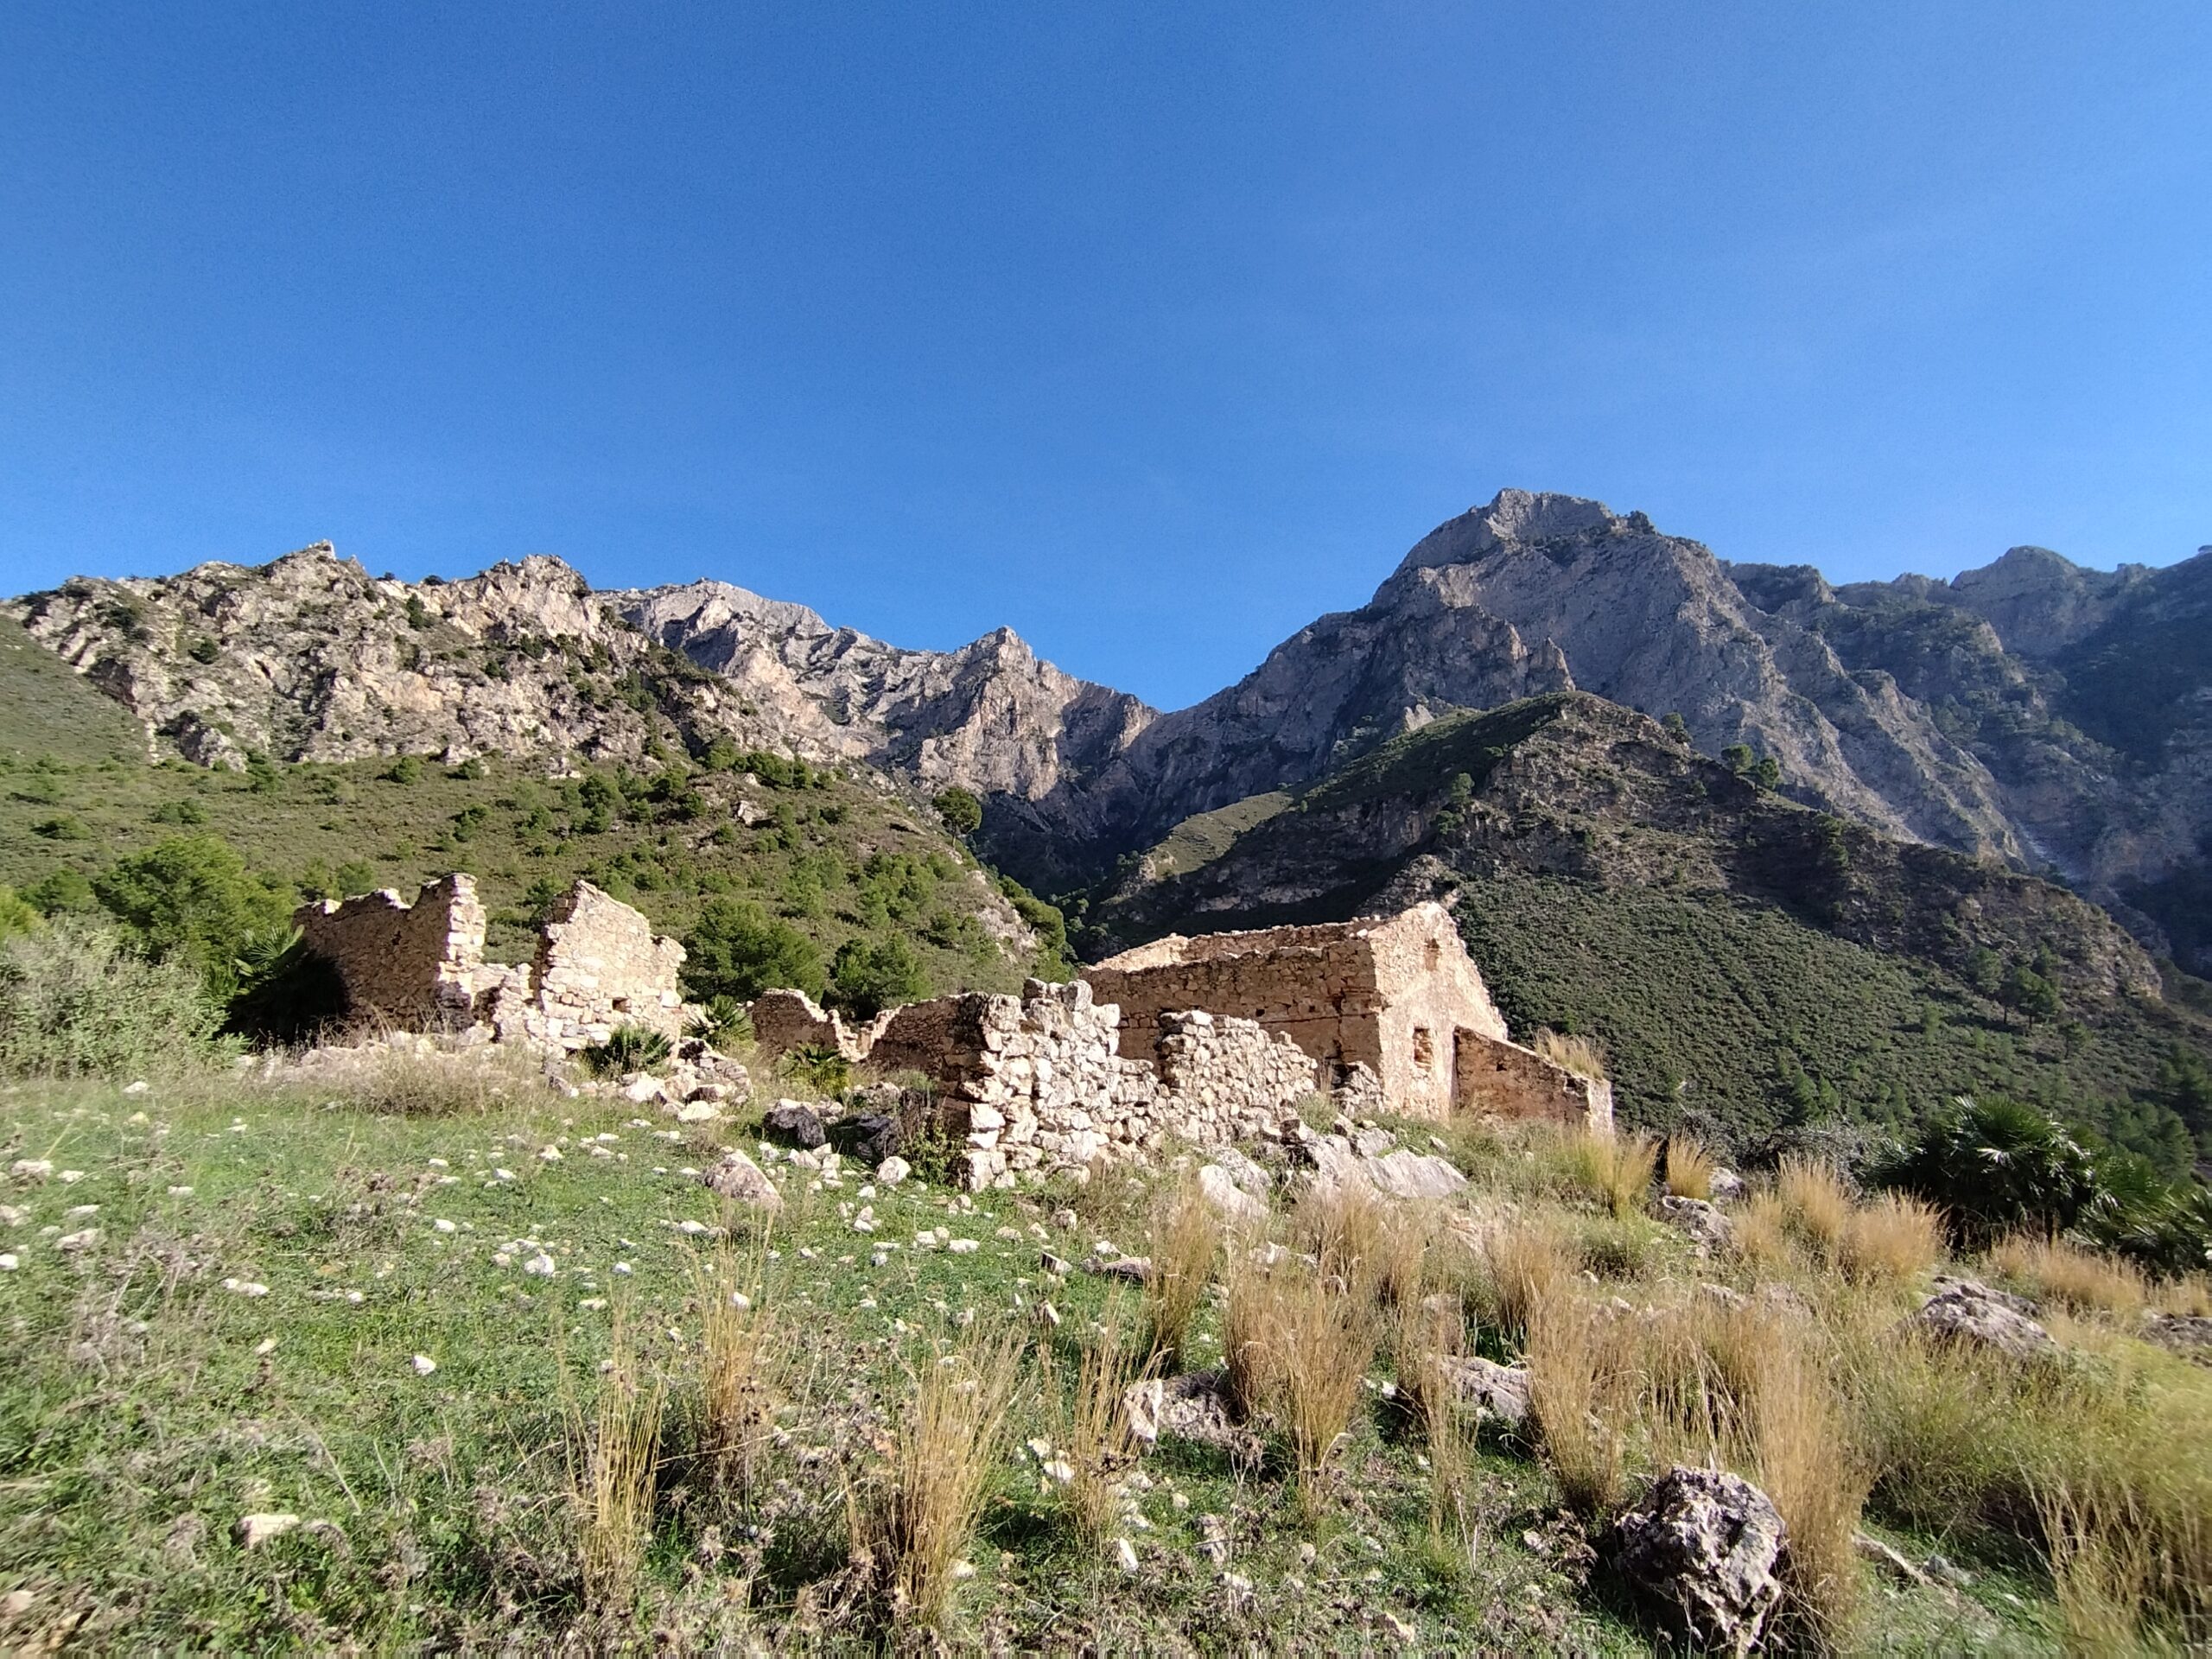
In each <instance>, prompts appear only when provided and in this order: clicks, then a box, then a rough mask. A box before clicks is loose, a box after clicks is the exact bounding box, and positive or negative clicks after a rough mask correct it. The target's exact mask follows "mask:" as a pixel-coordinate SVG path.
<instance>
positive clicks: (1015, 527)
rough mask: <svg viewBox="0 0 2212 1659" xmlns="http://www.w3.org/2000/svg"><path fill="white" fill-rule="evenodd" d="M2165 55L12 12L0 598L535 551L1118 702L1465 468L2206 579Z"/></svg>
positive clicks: (658, 20) (1979, 558)
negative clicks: (1104, 691) (1033, 662)
mask: <svg viewBox="0 0 2212 1659" xmlns="http://www.w3.org/2000/svg"><path fill="white" fill-rule="evenodd" d="M2208 273H2212V7H2208V6H2205V5H2203V4H2202V3H2195V0H2192V3H2186V4H2175V5H2164V6H2159V5H2126V4H2114V5H2105V6H2082V5H2080V4H2078V3H2069V4H2044V3H2036V0H2004V3H1993V4H1966V3H1951V4H1935V5H1929V4H1916V5H1904V6H1899V5H1889V4H1879V3H1871V4H1853V5H1841V4H1835V5H1827V4H1802V5H1801V4H1788V5H1775V4H1772V3H1760V4H1746V5H1741V6H1725V5H1694V4H1678V5H1669V6H1663V7H1662V6H1649V5H1618V6H1611V5H1570V4H1554V3H1544V4H1530V5H1525V6H1522V5H1507V6H1499V5H1471V4H1467V5H1455V6H1441V7H1427V6H1420V5H1382V4H1372V5H1363V6H1341V7H1339V6H1313V5H1302V4H1295V3H1277V4H1272V5H1268V6H1247V7H1225V6H1211V5H1204V4H1189V3H1177V4H1172V5H1171V4H1161V5H1143V6H1140V5H1120V6H1116V5H1103V4H1102V5H1073V4H1040V3H1025V4H1019V5H1006V6H997V5H991V4H986V3H973V0H964V3H960V4H957V5H944V6H930V5H924V4H905V5H895V6H883V7H872V6H861V5H836V4H829V5H806V6H800V5H782V6H765V5H764V6H750V5H739V4H735V3H727V4H720V5H713V6H703V7H698V8H696V9H690V8H684V7H680V6H676V5H663V4H654V5H649V6H636V5H609V6H607V7H604V8H595V7H592V6H588V5H585V4H581V3H577V4H562V5H556V6H532V7H522V6H514V7H506V8H500V7H494V6H492V5H488V4H486V5H468V6H453V5H439V6H413V5H406V4H399V3H378V4H375V5H367V6H353V5H346V4H336V3H317V4H315V5H307V6H303V5H296V4H285V5H270V6H265V7H264V6H254V5H246V4H231V5H219V4H214V3H209V4H204V5H194V6H154V5H131V4H119V5H111V6H110V5H102V6H92V5H78V6H59V5H53V4H46V3H40V0H15V3H12V4H10V5H9V6H7V7H5V8H0V588H5V589H6V590H8V591H11V592H13V591H20V590H23V589H28V588H35V587H40V586H44V585H49V584H51V583H53V582H56V581H59V580H60V578H61V577H62V576H63V575H67V574H69V573H71V572H73V571H79V570H89V571H97V572H101V573H105V574H126V573H154V572H160V571H166V570H172V569H180V568H181V567H183V566H185V565H188V564H191V563H195V562H197V561H199V560H200V559H204V558H216V557H220V558H229V559H236V560H240V561H245V562H260V561H262V560H265V559H268V558H270V557H274V556H277V555H278V554H280V553H282V552H283V551H285V550H289V549H290V548H293V547H296V546H298V545H300V544H302V543H306V542H308V541H312V540H315V539H319V538H321V537H329V538H331V539H332V540H334V541H335V542H336V543H338V545H339V547H340V550H341V551H344V552H346V553H349V554H351V555H353V556H356V557H359V559H361V560H362V561H363V562H364V563H365V564H367V565H368V566H369V567H370V569H372V570H378V571H382V570H385V569H393V570H397V571H398V572H400V573H402V574H404V575H419V574H422V573H423V572H426V571H433V570H435V571H438V572H441V573H443V574H447V575H454V574H461V573H464V572H467V571H470V570H474V569H479V568H480V567H481V566H483V565H485V564H486V563H491V562H492V561H493V560H495V559H499V558H502V557H519V556H522V555H524V554H526V553H531V552H550V553H556V554H558V555H560V556H563V557H564V558H567V559H569V560H570V561H571V562H572V563H575V564H576V565H578V566H579V567H580V568H581V569H583V570H584V571H585V572H586V574H587V575H589V576H590V577H591V578H592V580H593V581H594V582H598V583H600V584H601V585H608V586H613V585H622V584H629V583H650V582H665V581H679V580H686V579H689V578H690V577H692V576H695V575H715V576H720V577H723V578H726V579H728V580H730V581H734V582H741V583H743V584H745V585H747V586H748V587H753V588H759V589H760V590H761V591H764V592H766V593H769V594H774V595H776V596H778V597H781V598H789V599H796V600H800V601H804V602H806V603H808V604H810V605H813V606H815V607H817V609H819V610H821V611H823V613H825V614H826V615H828V616H829V618H830V619H831V620H833V621H838V622H843V623H848V624H849V625H851V626H856V627H860V628H862V629H864V630H866V631H868V632H873V633H876V634H879V635H881V636H883V637H885V638H888V639H895V640H898V641H900V642H901V643H906V644H912V645H954V644H957V643H959V642H960V641H962V640H964V639H969V638H972V637H974V636H976V635H977V634H980V633H982V632H985V631H987V630H988V629H989V628H991V627H994V626H998V625H1000V624H1001V623H1005V624H1010V625H1012V626H1014V627H1015V628H1017V629H1018V630H1019V631H1020V632H1021V633H1022V634H1023V635H1024V636H1025V637H1027V639H1029V640H1030V641H1031V642H1032V643H1033V645H1035V646H1036V647H1037V648H1038V650H1039V652H1042V653H1043V654H1045V655H1046V656H1048V657H1051V658H1053V659H1054V660H1056V661H1058V662H1059V663H1060V664H1062V665H1063V666H1065V667H1066V668H1068V669H1070V670H1071V671H1075V672H1077V673H1081V674H1084V675H1087V676H1089V677H1093V678H1097V679H1102V680H1104V681H1107V682H1109V683H1114V684H1116V685H1120V686H1123V687H1125V688H1127V689H1129V690H1135V691H1136V692H1138V693H1140V694H1141V695H1143V696H1147V697H1149V698H1151V699H1152V700H1154V701H1155V702H1160V703H1162V704H1166V705H1173V704H1178V703H1181V702H1189V701H1192V700H1193V699H1195V698H1197V697H1198V696H1202V695H1204V694H1205V693H1206V692H1208V691H1210V690H1213V689H1214V688H1216V687H1217V686H1218V685H1220V684H1222V683H1225V682H1227V681H1229V680H1230V679H1232V678H1234V677H1236V675H1238V674H1240V673H1242V672H1243V671H1245V670H1246V669H1248V668H1249V667H1250V666H1251V665H1252V664H1253V663H1255V661H1256V660H1257V659H1258V658H1260V656H1261V655H1262V654H1263V653H1264V652H1265V651H1266V650H1267V649H1268V646H1269V645H1272V644H1274V642H1275V641H1276V640H1277V639H1280V638H1281V637H1282V636H1283V635H1285V634H1287V633H1288V632H1292V631H1294V629H1295V628H1297V627H1298V626H1300V625H1301V624H1302V623H1303V622H1305V621H1306V620H1309V619H1310V618H1311V617H1313V615H1314V614H1316V613H1319V612H1321V611H1323V610H1327V609H1335V608H1342V607H1347V606H1351V605H1355V604H1357V603H1359V602H1361V601H1363V599H1364V598H1365V597H1366V595H1367V594H1369V593H1370V591H1371V590H1372V588H1374V586H1375V584H1376V582H1379V581H1380V580H1381V579H1382V578H1383V575H1386V574H1387V573H1388V572H1389V569H1390V568H1391V567H1392V565H1393V564H1395V562H1396V561H1397V559H1398V558H1399V556H1401V555H1402V553H1403V552H1404V550H1405V549H1406V548H1407V547H1408V546H1409V545H1410V544H1411V543H1413V542H1414V540H1415V539H1416V538H1418V537H1420V536H1421V535H1422V534H1423V533H1425V532H1426V531H1427V530H1429V529H1430V528H1431V527H1432V526H1433V524H1436V523H1438V522H1439V521H1440V520H1442V519H1444V518H1447V517H1449V516H1451V515H1452V514H1453V513H1455V512H1459V511H1461V510H1463V509H1464V508H1465V507H1466V506H1468V505H1471V504H1472V503H1474V502H1477V501H1479V500H1484V499H1488V498H1489V497H1490V496H1491V494H1492V493H1495V492H1496V491H1497V489H1498V488H1499V487H1500V486H1507V485H1515V486H1523V487H1528V488H1535V489H1557V490H1565V491H1570V492H1573V493H1580V494H1586V495H1594V496H1598V497H1600V498H1602V499H1605V500H1607V501H1609V502H1611V504H1612V505H1614V506H1615V507H1616V508H1618V509H1620V510H1623V511H1625V510H1627V509H1629V508H1632V507H1641V508H1643V510H1645V511H1646V512H1649V513H1650V514H1651V515H1652V516H1653V518H1655V519H1656V520H1657V521H1658V523H1659V524H1660V525H1661V526H1662V528H1664V529H1668V530H1670V531H1675V532H1677V533H1680V534H1684V535H1689V536H1694V537H1698V538H1700V539H1701V540H1703V541H1705V542H1707V543H1709V544H1711V545H1712V546H1713V548H1714V550H1716V551H1718V552H1719V553H1720V554H1721V555H1722V556H1724V557H1732V558H1739V559H1769V560H1786V561H1800V560H1802V561H1809V562H1812V563H1817V564H1819V565H1821V567H1822V568H1823V569H1826V570H1827V571H1829V572H1830V573H1831V574H1832V575H1837V576H1840V577H1859V576H1868V575H1891V574H1894V573H1896V572H1897V571H1899V570H1902V569H1919V570H1927V571H1932V572H1936V573H1938V574H1945V575H1948V574H1950V573H1952V572H1954V571H1955V570H1957V569H1961V568H1962V567H1964V566H1966V565H1969V564H1979V563H1985V562H1986V561H1987V560H1988V559H1990V558H1992V557H1993V556H1996V555H1997V554H1998V553H1999V552H2001V551H2002V550H2004V549H2005V547H2007V546H2010V545H2012V544H2014V543H2023V542H2034V543H2042V544H2044V545H2047V546H2051V547H2056V548H2057V549H2059V550H2062V551H2063V552H2065V553H2067V554H2069V556H2073V557H2075V558H2076V559H2079V560H2081V561H2082V562H2084V563H2094V564H2101V565H2110V564H2112V563H2116V562H2119V561H2120V560H2139V561H2143V562H2145V563H2170V562H2171V561H2172V560H2174V559H2176V558H2179V557H2183V556H2186V555H2188V554H2189V553H2190V552H2192V551H2194V550H2195V549H2196V547H2197V546H2198V545H2199V544H2200V543H2205V542H2208V541H2212V276H2208Z"/></svg>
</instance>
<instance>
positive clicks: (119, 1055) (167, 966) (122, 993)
mask: <svg viewBox="0 0 2212 1659" xmlns="http://www.w3.org/2000/svg"><path fill="white" fill-rule="evenodd" d="M221 1020H222V1010H221V1007H220V1006H219V1004H218V1003H217V1002H216V1001H214V1000H213V998H212V997H210V996H209V995H208V994H207V986H206V983H205V982H203V981H202V979H201V977H200V975H199V973H198V972H197V971H196V970H195V969H194V968H193V966H192V965H191V964H190V963H188V962H186V961H184V960H182V959H181V958H176V957H172V958H170V959H168V960H167V961H155V960H151V959H149V958H148V957H143V956H140V955H139V954H137V952H136V951H134V950H131V949H130V947H129V946H128V945H127V944H125V943H124V938H123V936H122V935H121V934H120V933H118V931H116V930H115V929H113V928H111V927H106V926H103V925H99V924H96V923H88V922H86V921H83V920H80V919H79V918H76V917H73V916H60V917H56V918H54V919H53V920H51V921H49V922H48V924H47V925H45V926H44V927H42V928H41V929H39V930H38V931H35V932H29V933H17V934H14V935H12V936H10V938H7V939H6V940H4V941H0V1072H6V1073H8V1074H10V1075H13V1076H16V1077H26V1076H35V1077H87V1076H91V1077H120V1076H123V1075H124V1074H126V1073H139V1072H147V1071H177V1070H181V1069H183V1068H185V1067H187V1066H189V1065H194V1064H195V1063H198V1062H200V1061H203V1060H205V1059H206V1058H207V1056H208V1054H209V1053H210V1052H211V1039H213V1037H214V1035H215V1031H216V1027H218V1026H219V1024H220V1023H221Z"/></svg>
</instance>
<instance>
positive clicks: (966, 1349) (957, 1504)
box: [850, 1336, 1021, 1629]
mask: <svg viewBox="0 0 2212 1659" xmlns="http://www.w3.org/2000/svg"><path fill="white" fill-rule="evenodd" d="M1020 1360H1021V1346H1020V1342H1019V1341H1018V1340H1017V1339H1015V1338H1013V1337H1011V1336H1003V1337H997V1338H977V1339H974V1340H971V1341H969V1342H967V1343H965V1344H962V1345H961V1346H959V1347H957V1348H954V1349H951V1350H950V1351H944V1352H942V1353H939V1354H938V1355H936V1356H934V1357H932V1358H931V1360H930V1361H929V1362H928V1363H925V1364H923V1365H922V1366H921V1367H920V1368H919V1369H918V1370H917V1371H916V1372H915V1374H914V1379H913V1391H912V1396H911V1398H910V1400H909V1401H908V1403H907V1408H906V1414H905V1415H904V1417H903V1419H902V1420H901V1421H900V1422H899V1427H898V1429H897V1431H896V1442H895V1446H894V1449H893V1452H892V1455H891V1459H890V1463H889V1466H888V1467H887V1469H884V1470H881V1471H878V1473H877V1476H876V1478H875V1479H874V1482H873V1484H872V1489H871V1490H870V1491H868V1492H867V1493H865V1494H864V1495H861V1496H859V1497H856V1498H855V1502H854V1503H853V1504H852V1505H851V1510H850V1514H851V1517H852V1528H853V1532H854V1537H853V1541H852V1547H853V1555H854V1559H855V1562H856V1563H858V1564H861V1565H862V1566H863V1567H865V1568H866V1571H867V1574H868V1578H869V1580H870V1581H871V1583H872V1586H873V1587H874V1590H875V1592H876V1593H877V1595H878V1597H879V1599H880V1604H881V1611H882V1612H883V1613H884V1614H886V1615H887V1617H888V1618H889V1619H890V1620H891V1622H893V1623H894V1624H903V1625H912V1626H919V1627H922V1628H927V1629H934V1628H936V1627H937V1626H938V1625H940V1624H943V1622H944V1616H945V1613H946V1611H948V1610H949V1608H950V1603H951V1599H952V1587H953V1585H954V1583H955V1582H956V1581H957V1580H956V1569H957V1567H959V1565H960V1562H961V1560H963V1557H964V1555H965V1554H966V1552H967V1550H968V1548H969V1542H970V1541H971V1540H972V1539H973V1538H974V1536H975V1532H976V1519H977V1517H978V1516H980V1515H981V1514H982V1506H983V1496H984V1491H985V1489H986V1488H987V1486H988V1484H989V1480H990V1474H991V1470H992V1468H993V1466H994V1465H995V1464H996V1462H997V1460H998V1457H999V1453H1000V1451H1001V1443H1002V1441H1003V1440H1004V1439H1005V1433H1006V1422H1007V1408H1008V1406H1009V1404H1010V1403H1011V1402H1012V1400H1013V1398H1014V1384H1015V1382H1016V1379H1017V1377H1018V1376H1019V1372H1020Z"/></svg>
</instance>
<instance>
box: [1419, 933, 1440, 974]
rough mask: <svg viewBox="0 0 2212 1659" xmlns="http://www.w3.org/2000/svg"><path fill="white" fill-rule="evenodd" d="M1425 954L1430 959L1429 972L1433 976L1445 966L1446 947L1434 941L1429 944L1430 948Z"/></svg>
mask: <svg viewBox="0 0 2212 1659" xmlns="http://www.w3.org/2000/svg"><path fill="white" fill-rule="evenodd" d="M1424 954H1425V955H1426V956H1427V958H1428V971H1429V972H1431V973H1432V974H1433V973H1434V972H1435V971H1436V970H1437V969H1439V968H1441V967H1442V966H1443V965H1444V947H1443V946H1442V945H1440V944H1438V943H1437V942H1436V941H1435V940H1434V939H1431V940H1430V941H1429V942H1428V948H1427V951H1426V952H1425V953H1424Z"/></svg>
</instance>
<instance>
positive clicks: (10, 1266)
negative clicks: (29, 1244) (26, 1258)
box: [0, 1250, 22, 1273]
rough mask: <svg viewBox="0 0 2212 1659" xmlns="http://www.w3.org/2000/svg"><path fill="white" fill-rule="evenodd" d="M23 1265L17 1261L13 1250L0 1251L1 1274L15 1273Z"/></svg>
mask: <svg viewBox="0 0 2212 1659" xmlns="http://www.w3.org/2000/svg"><path fill="white" fill-rule="evenodd" d="M21 1266H22V1262H19V1261H17V1260H16V1253H15V1252H14V1251H13V1250H0V1273H13V1272H15V1270H16V1268H20V1267H21Z"/></svg>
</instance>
